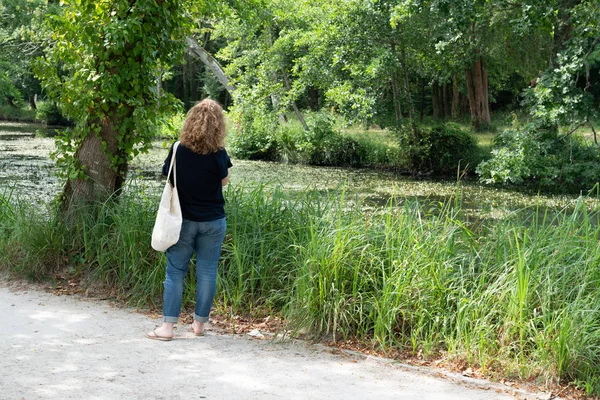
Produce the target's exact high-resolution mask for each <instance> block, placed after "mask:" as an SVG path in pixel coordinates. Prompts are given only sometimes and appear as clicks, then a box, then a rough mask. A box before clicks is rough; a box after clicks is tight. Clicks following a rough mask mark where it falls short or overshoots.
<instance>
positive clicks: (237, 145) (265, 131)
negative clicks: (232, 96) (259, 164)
mask: <svg viewBox="0 0 600 400" xmlns="http://www.w3.org/2000/svg"><path fill="white" fill-rule="evenodd" d="M230 115H231V116H232V120H233V122H234V126H233V129H231V133H230V134H229V136H228V149H229V151H230V152H231V154H232V155H233V156H234V157H237V158H242V159H247V160H270V161H273V160H276V158H277V150H276V142H275V133H276V130H277V116H276V115H275V114H274V113H273V112H272V111H270V110H268V109H267V107H266V106H265V105H262V104H258V105H254V106H253V107H244V106H238V107H234V108H233V109H232V110H231V112H230Z"/></svg>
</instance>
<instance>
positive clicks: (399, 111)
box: [392, 73, 402, 125]
mask: <svg viewBox="0 0 600 400" xmlns="http://www.w3.org/2000/svg"><path fill="white" fill-rule="evenodd" d="M392 96H394V99H393V100H394V113H395V114H396V125H399V124H400V120H402V108H401V104H400V90H399V89H398V76H397V75H396V73H394V74H393V75H392Z"/></svg>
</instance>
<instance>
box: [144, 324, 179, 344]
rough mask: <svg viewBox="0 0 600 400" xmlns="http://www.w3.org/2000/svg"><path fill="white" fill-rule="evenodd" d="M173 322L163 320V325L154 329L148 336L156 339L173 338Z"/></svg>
mask: <svg viewBox="0 0 600 400" xmlns="http://www.w3.org/2000/svg"><path fill="white" fill-rule="evenodd" d="M173 325H174V324H173V323H171V322H163V324H162V325H161V326H159V327H158V328H156V329H155V330H153V331H152V332H148V333H147V334H146V337H147V338H148V339H156V340H172V339H173V336H174V333H173Z"/></svg>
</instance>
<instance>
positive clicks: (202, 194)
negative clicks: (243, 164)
mask: <svg viewBox="0 0 600 400" xmlns="http://www.w3.org/2000/svg"><path fill="white" fill-rule="evenodd" d="M172 157H173V146H171V150H170V151H169V155H168V156H167V159H166V160H165V163H164V165H163V168H162V173H163V175H167V173H168V172H169V166H170V164H171V158H172ZM175 159H176V164H175V167H176V168H177V192H178V194H179V203H180V204H181V213H182V214H183V218H184V219H188V220H191V221H214V220H217V219H221V218H224V217H225V210H224V207H223V206H224V205H225V200H224V199H223V185H222V184H221V180H222V179H224V178H225V177H227V175H228V171H227V170H228V169H229V168H230V167H232V164H231V160H230V159H229V155H227V151H225V149H221V150H218V151H217V152H215V153H212V154H198V153H194V152H193V151H192V150H190V149H188V148H187V147H185V146H183V145H182V144H181V143H180V144H179V147H177V154H176V156H175ZM172 182H173V176H172V174H171V183H172Z"/></svg>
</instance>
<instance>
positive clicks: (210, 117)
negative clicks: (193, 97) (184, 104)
mask: <svg viewBox="0 0 600 400" xmlns="http://www.w3.org/2000/svg"><path fill="white" fill-rule="evenodd" d="M225 134H226V130H225V116H224V115H223V107H221V105H220V104H219V103H217V102H216V101H214V100H211V99H204V100H202V101H201V102H200V103H198V104H196V105H195V106H194V107H192V108H191V109H190V111H189V112H188V115H187V117H186V119H185V122H184V123H183V128H182V129H181V135H180V138H179V139H180V141H181V144H182V145H184V146H185V147H187V148H188V149H190V150H192V151H193V152H194V153H198V154H210V153H214V152H216V151H218V150H220V149H223V148H225Z"/></svg>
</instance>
